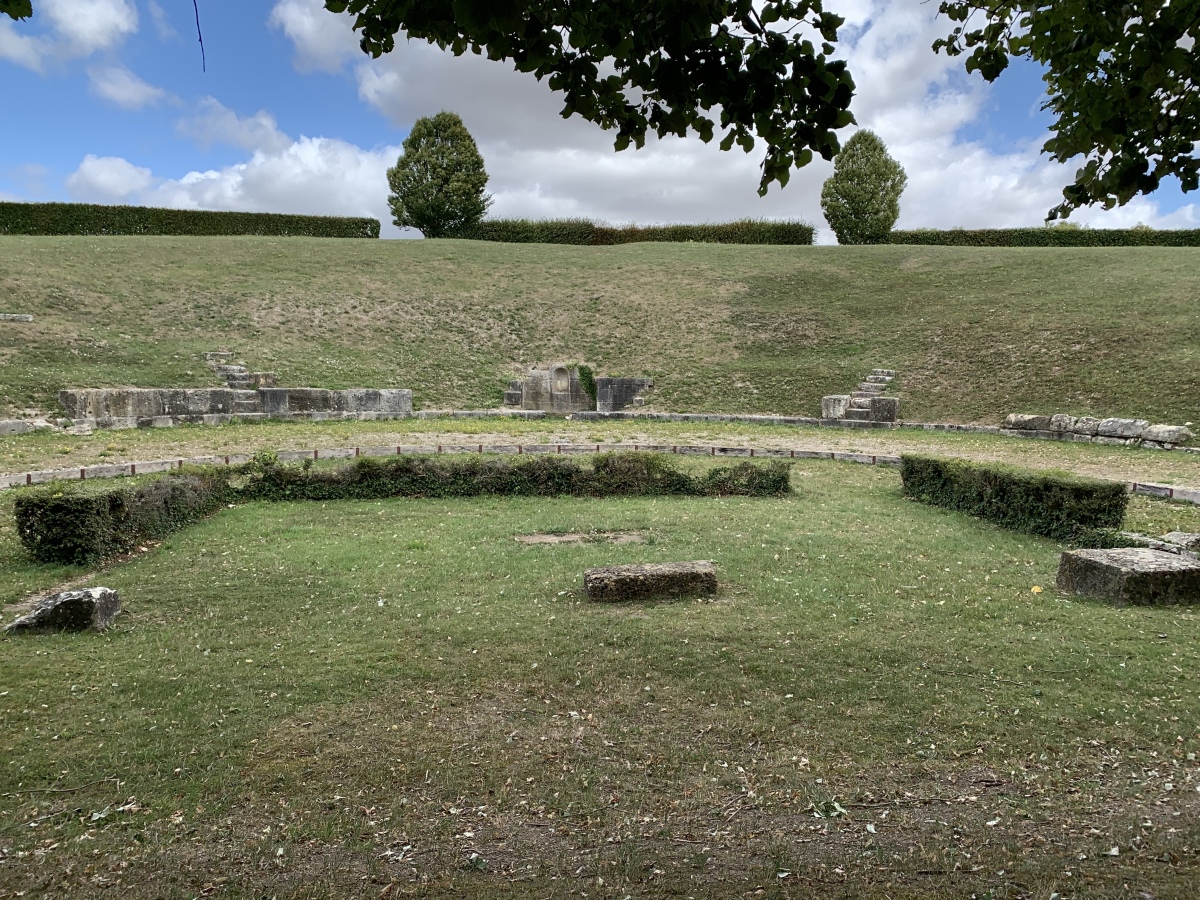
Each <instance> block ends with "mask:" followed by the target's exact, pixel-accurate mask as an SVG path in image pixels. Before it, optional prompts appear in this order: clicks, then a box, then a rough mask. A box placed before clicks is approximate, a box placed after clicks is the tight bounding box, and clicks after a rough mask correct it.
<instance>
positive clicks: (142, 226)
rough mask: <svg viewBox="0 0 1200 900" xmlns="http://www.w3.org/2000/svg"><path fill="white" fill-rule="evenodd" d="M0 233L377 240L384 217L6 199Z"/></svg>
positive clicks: (0, 206) (0, 207) (0, 204)
mask: <svg viewBox="0 0 1200 900" xmlns="http://www.w3.org/2000/svg"><path fill="white" fill-rule="evenodd" d="M0 234H39V235H56V234H57V235H118V234H144V235H190V236H196V237H204V236H217V235H263V236H274V237H335V238H377V237H379V220H378V219H355V218H348V217H344V216H292V215H281V214H279V213H249V212H218V211H213V210H196V209H156V208H154V207H149V206H100V205H97V204H93V203H8V202H0Z"/></svg>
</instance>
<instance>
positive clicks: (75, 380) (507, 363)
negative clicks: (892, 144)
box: [0, 237, 1200, 422]
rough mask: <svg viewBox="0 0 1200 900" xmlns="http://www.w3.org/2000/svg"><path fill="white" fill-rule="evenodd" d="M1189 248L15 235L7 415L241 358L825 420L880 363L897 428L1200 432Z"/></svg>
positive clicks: (332, 378)
mask: <svg viewBox="0 0 1200 900" xmlns="http://www.w3.org/2000/svg"><path fill="white" fill-rule="evenodd" d="M1198 263H1200V251H1198V250H1188V249H1155V248H1130V249H1120V250H1114V249H1108V250H1089V249H1078V250H1077V249H978V248H940V247H854V248H837V247H814V248H780V247H725V246H713V245H699V244H697V245H663V244H644V245H631V246H625V247H612V248H574V247H546V246H530V245H523V246H510V245H499V244H482V243H480V244H476V243H468V242H455V241H422V242H401V241H394V242H373V241H332V240H328V241H321V240H310V239H298V238H293V239H272V238H192V239H188V238H23V237H6V238H4V239H3V240H2V241H0V297H3V298H4V300H3V305H4V311H6V312H25V313H32V314H34V315H35V316H36V317H37V320H36V321H35V322H34V323H33V324H32V325H14V324H8V323H4V324H0V411H3V410H5V409H8V410H11V409H14V408H20V407H25V406H34V407H41V408H43V409H48V408H51V406H52V405H53V403H54V395H55V392H56V391H57V390H58V389H59V388H60V387H63V386H66V385H72V386H102V385H120V384H134V385H140V386H153V385H171V386H187V385H197V386H198V385H205V384H212V383H213V380H212V378H211V376H210V373H209V372H208V370H207V369H206V368H205V367H204V365H203V363H202V362H201V361H200V359H199V354H200V353H201V352H202V351H204V350H208V349H213V348H215V347H217V346H228V347H230V348H233V349H235V350H237V351H238V352H239V353H240V354H241V355H242V356H243V357H244V358H245V360H246V361H247V362H248V363H249V364H250V365H251V366H252V367H253V368H256V369H272V370H275V371H278V372H279V373H280V376H281V378H282V383H283V384H289V385H301V384H307V385H314V386H323V387H347V386H356V385H359V386H361V385H366V386H377V387H384V386H403V387H411V388H413V389H414V391H415V393H416V399H417V404H418V406H423V407H447V406H455V407H472V406H495V405H498V403H499V401H500V395H501V390H502V387H503V384H504V382H505V380H506V379H507V378H508V377H510V374H511V373H512V371H513V366H514V365H515V364H517V363H531V362H534V361H539V360H540V361H548V360H551V359H586V360H588V361H589V362H591V363H593V364H594V365H595V366H597V367H598V369H600V370H601V371H604V372H609V373H614V374H650V375H653V376H654V377H655V378H656V380H657V382H658V384H659V392H658V395H657V397H656V398H655V403H656V405H657V406H659V407H660V408H665V409H674V410H696V411H702V410H708V411H734V410H737V411H746V412H768V411H770V412H778V413H803V414H815V413H816V412H817V410H818V401H819V398H820V397H821V395H822V394H826V393H833V392H844V391H846V390H848V389H850V388H851V387H852V385H853V384H854V383H855V382H856V381H857V380H858V379H859V378H860V377H861V375H863V374H864V373H865V372H866V371H867V370H868V369H870V368H871V367H872V366H879V365H883V366H890V367H894V368H896V369H899V370H900V373H901V382H900V390H901V396H902V397H903V398H904V400H905V401H906V405H905V407H904V412H905V416H906V418H913V419H923V420H935V419H936V420H956V421H971V420H977V421H996V420H997V419H998V418H1000V417H1001V416H1002V415H1003V414H1005V413H1006V412H1011V411H1016V410H1021V411H1042V412H1052V411H1069V412H1072V413H1075V414H1083V413H1093V414H1105V415H1117V414H1139V415H1146V416H1148V417H1150V418H1152V419H1156V420H1162V421H1170V422H1181V421H1185V420H1197V421H1200V390H1198V387H1200V316H1198V314H1197V312H1196V311H1195V310H1194V308H1193V307H1194V303H1193V297H1195V296H1196V295H1197V293H1198V291H1197V288H1198V287H1200V265H1197V264H1198Z"/></svg>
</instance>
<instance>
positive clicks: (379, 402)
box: [344, 388, 412, 416]
mask: <svg viewBox="0 0 1200 900" xmlns="http://www.w3.org/2000/svg"><path fill="white" fill-rule="evenodd" d="M345 393H346V399H345V402H344V408H345V410H346V411H347V412H352V413H380V414H386V415H394V416H407V415H409V414H411V413H412V391H409V390H390V389H375V388H350V389H349V390H347V391H346V392H345Z"/></svg>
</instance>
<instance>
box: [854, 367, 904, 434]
mask: <svg viewBox="0 0 1200 900" xmlns="http://www.w3.org/2000/svg"><path fill="white" fill-rule="evenodd" d="M895 377H896V370H895V369H872V370H871V374H870V375H868V376H867V377H866V378H865V379H864V380H863V381H860V382H859V384H858V387H857V388H856V389H855V390H854V392H853V393H851V394H850V407H849V408H848V409H847V410H846V415H845V416H844V418H846V419H849V420H850V421H852V422H869V421H871V401H872V400H873V399H875V398H876V397H879V396H881V395H882V394H883V392H884V391H886V390H887V387H888V385H889V384H891V383H892V379H893V378H895Z"/></svg>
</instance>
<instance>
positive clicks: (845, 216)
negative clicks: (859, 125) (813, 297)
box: [821, 128, 908, 244]
mask: <svg viewBox="0 0 1200 900" xmlns="http://www.w3.org/2000/svg"><path fill="white" fill-rule="evenodd" d="M907 184H908V176H906V175H905V174H904V169H903V168H902V167H901V166H900V163H898V162H896V160H894V159H892V157H891V156H890V155H888V152H887V147H886V146H885V145H884V143H883V141H882V140H881V139H880V137H879V135H877V134H875V132H873V131H868V130H867V129H865V128H864V129H862V130H861V131H857V132H855V133H854V136H853V137H851V138H850V140H848V141H846V146H844V147H843V148H842V149H841V151H840V152H839V153H838V155H837V156H836V157H834V160H833V174H832V175H830V176H829V178H827V179H826V180H825V184H824V186H823V187H822V188H821V211H822V212H823V213H825V221H827V222H828V223H829V227H830V228H832V229H833V233H834V234H836V235H837V239H838V243H839V244H886V243H887V242H888V233H889V232H891V230H892V226H893V225H895V224H896V219H898V218H899V217H900V195H901V194H902V193H904V188H905V185H907Z"/></svg>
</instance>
